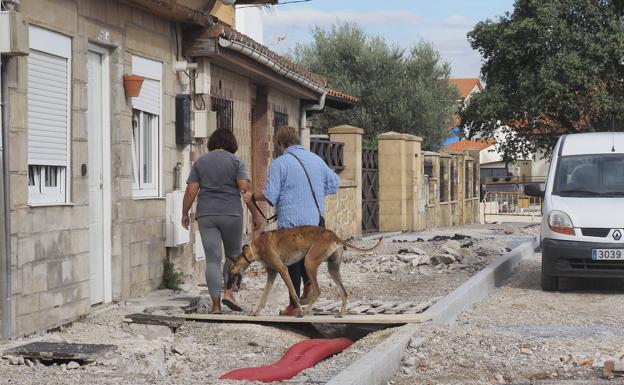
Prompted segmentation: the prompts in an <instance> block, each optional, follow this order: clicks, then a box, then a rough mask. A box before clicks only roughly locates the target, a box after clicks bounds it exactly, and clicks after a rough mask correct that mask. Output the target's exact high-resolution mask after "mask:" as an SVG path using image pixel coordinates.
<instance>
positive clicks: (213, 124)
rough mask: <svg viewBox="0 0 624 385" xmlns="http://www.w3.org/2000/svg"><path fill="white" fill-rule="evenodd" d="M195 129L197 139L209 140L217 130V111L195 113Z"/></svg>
mask: <svg viewBox="0 0 624 385" xmlns="http://www.w3.org/2000/svg"><path fill="white" fill-rule="evenodd" d="M193 128H194V129H195V132H194V136H195V138H208V137H210V135H212V133H213V132H215V131H216V130H217V113H216V112H215V111H208V110H203V111H194V112H193Z"/></svg>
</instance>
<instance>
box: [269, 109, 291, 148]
mask: <svg viewBox="0 0 624 385" xmlns="http://www.w3.org/2000/svg"><path fill="white" fill-rule="evenodd" d="M289 118H290V117H289V116H288V113H287V112H280V111H275V110H274V111H273V159H275V158H277V157H278V156H279V148H278V146H277V140H276V138H277V130H279V128H280V127H282V125H284V124H280V123H283V122H284V119H285V121H286V123H285V125H286V126H288V119H289Z"/></svg>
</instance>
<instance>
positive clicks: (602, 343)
mask: <svg viewBox="0 0 624 385" xmlns="http://www.w3.org/2000/svg"><path fill="white" fill-rule="evenodd" d="M540 258H541V255H540V254H539V253H536V256H535V257H534V258H533V259H531V260H523V261H522V262H521V263H520V265H519V267H518V269H517V271H516V273H515V274H514V275H513V276H512V277H511V278H510V279H509V280H508V282H506V283H505V285H504V286H503V287H501V288H500V289H498V290H497V291H496V292H495V294H494V295H493V296H492V297H490V298H489V299H487V300H486V301H484V302H482V303H479V304H477V305H476V306H475V307H473V308H472V309H470V310H468V311H466V312H465V313H464V314H462V316H461V317H460V319H459V320H458V322H457V323H456V325H454V326H451V327H431V328H428V329H426V330H423V334H424V335H425V336H426V341H425V343H424V344H423V345H422V346H421V347H420V348H417V349H414V348H409V349H408V351H407V352H406V355H405V357H404V361H403V366H402V368H401V370H400V373H399V374H397V375H396V376H395V378H394V379H393V380H392V381H391V383H392V384H394V385H407V384H414V383H419V384H437V385H451V384H494V383H515V384H520V383H531V382H532V381H534V380H548V379H557V380H565V379H575V380H586V381H584V382H583V383H585V384H589V383H591V382H589V380H599V379H601V377H602V374H603V365H604V363H605V361H609V360H615V361H618V360H620V359H622V357H623V356H624V328H622V319H623V318H624V297H623V296H622V295H621V293H622V289H623V285H622V282H621V281H614V280H592V281H579V280H566V281H564V282H562V283H563V291H561V292H544V291H542V290H541V288H540V263H541V259H540Z"/></svg>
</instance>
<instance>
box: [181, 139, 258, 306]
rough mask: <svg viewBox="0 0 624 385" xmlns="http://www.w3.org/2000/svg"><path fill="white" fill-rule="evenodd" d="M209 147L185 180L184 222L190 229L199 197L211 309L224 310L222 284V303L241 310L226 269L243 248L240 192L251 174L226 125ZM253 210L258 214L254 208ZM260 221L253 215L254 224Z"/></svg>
mask: <svg viewBox="0 0 624 385" xmlns="http://www.w3.org/2000/svg"><path fill="white" fill-rule="evenodd" d="M208 150H209V151H210V152H208V153H207V154H206V155H204V156H202V157H201V158H199V159H198V160H197V161H196V162H195V163H194V164H193V167H192V169H191V173H190V175H189V177H188V180H187V181H186V183H187V186H186V193H185V195H184V206H183V211H182V225H183V226H184V228H186V229H188V227H189V224H190V218H189V214H188V213H189V210H190V208H191V205H192V204H193V202H194V201H195V197H197V210H196V211H197V212H196V214H195V218H196V220H197V224H198V225H199V232H200V234H201V239H202V244H203V247H204V253H205V255H206V283H207V285H208V291H209V292H210V297H211V298H212V312H213V313H216V314H218V313H221V303H220V302H221V301H220V299H221V298H220V297H221V290H222V288H223V284H225V285H226V286H225V287H226V290H225V292H224V294H223V304H224V305H226V306H227V307H229V308H230V309H232V310H234V311H241V310H242V309H241V308H240V306H239V305H238V304H237V302H236V300H235V299H234V292H233V289H229V290H228V289H227V277H228V274H227V270H228V267H229V266H230V259H229V258H235V257H237V256H238V255H239V254H240V253H241V250H242V240H243V207H242V204H241V193H245V192H246V191H250V190H251V178H250V176H249V172H248V171H247V167H245V164H244V163H243V161H241V160H240V159H239V158H238V157H237V156H236V155H234V154H235V153H236V151H237V150H238V145H237V143H236V138H235V137H234V134H233V133H232V132H231V131H229V130H226V129H219V130H217V131H215V132H214V133H213V134H212V135H211V136H210V139H209V140H208ZM198 192H199V195H198ZM250 209H251V208H250ZM251 211H252V213H254V214H255V211H254V210H251ZM257 223H258V222H257V218H256V217H255V216H254V225H256V224H257ZM254 227H255V226H254ZM222 243H223V248H224V250H225V256H226V260H225V264H224V266H223V270H221V244H222ZM222 279H223V281H222Z"/></svg>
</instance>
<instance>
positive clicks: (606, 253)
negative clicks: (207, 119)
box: [592, 249, 624, 261]
mask: <svg viewBox="0 0 624 385" xmlns="http://www.w3.org/2000/svg"><path fill="white" fill-rule="evenodd" d="M592 259H593V260H595V261H603V260H609V261H620V260H624V249H592Z"/></svg>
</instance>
